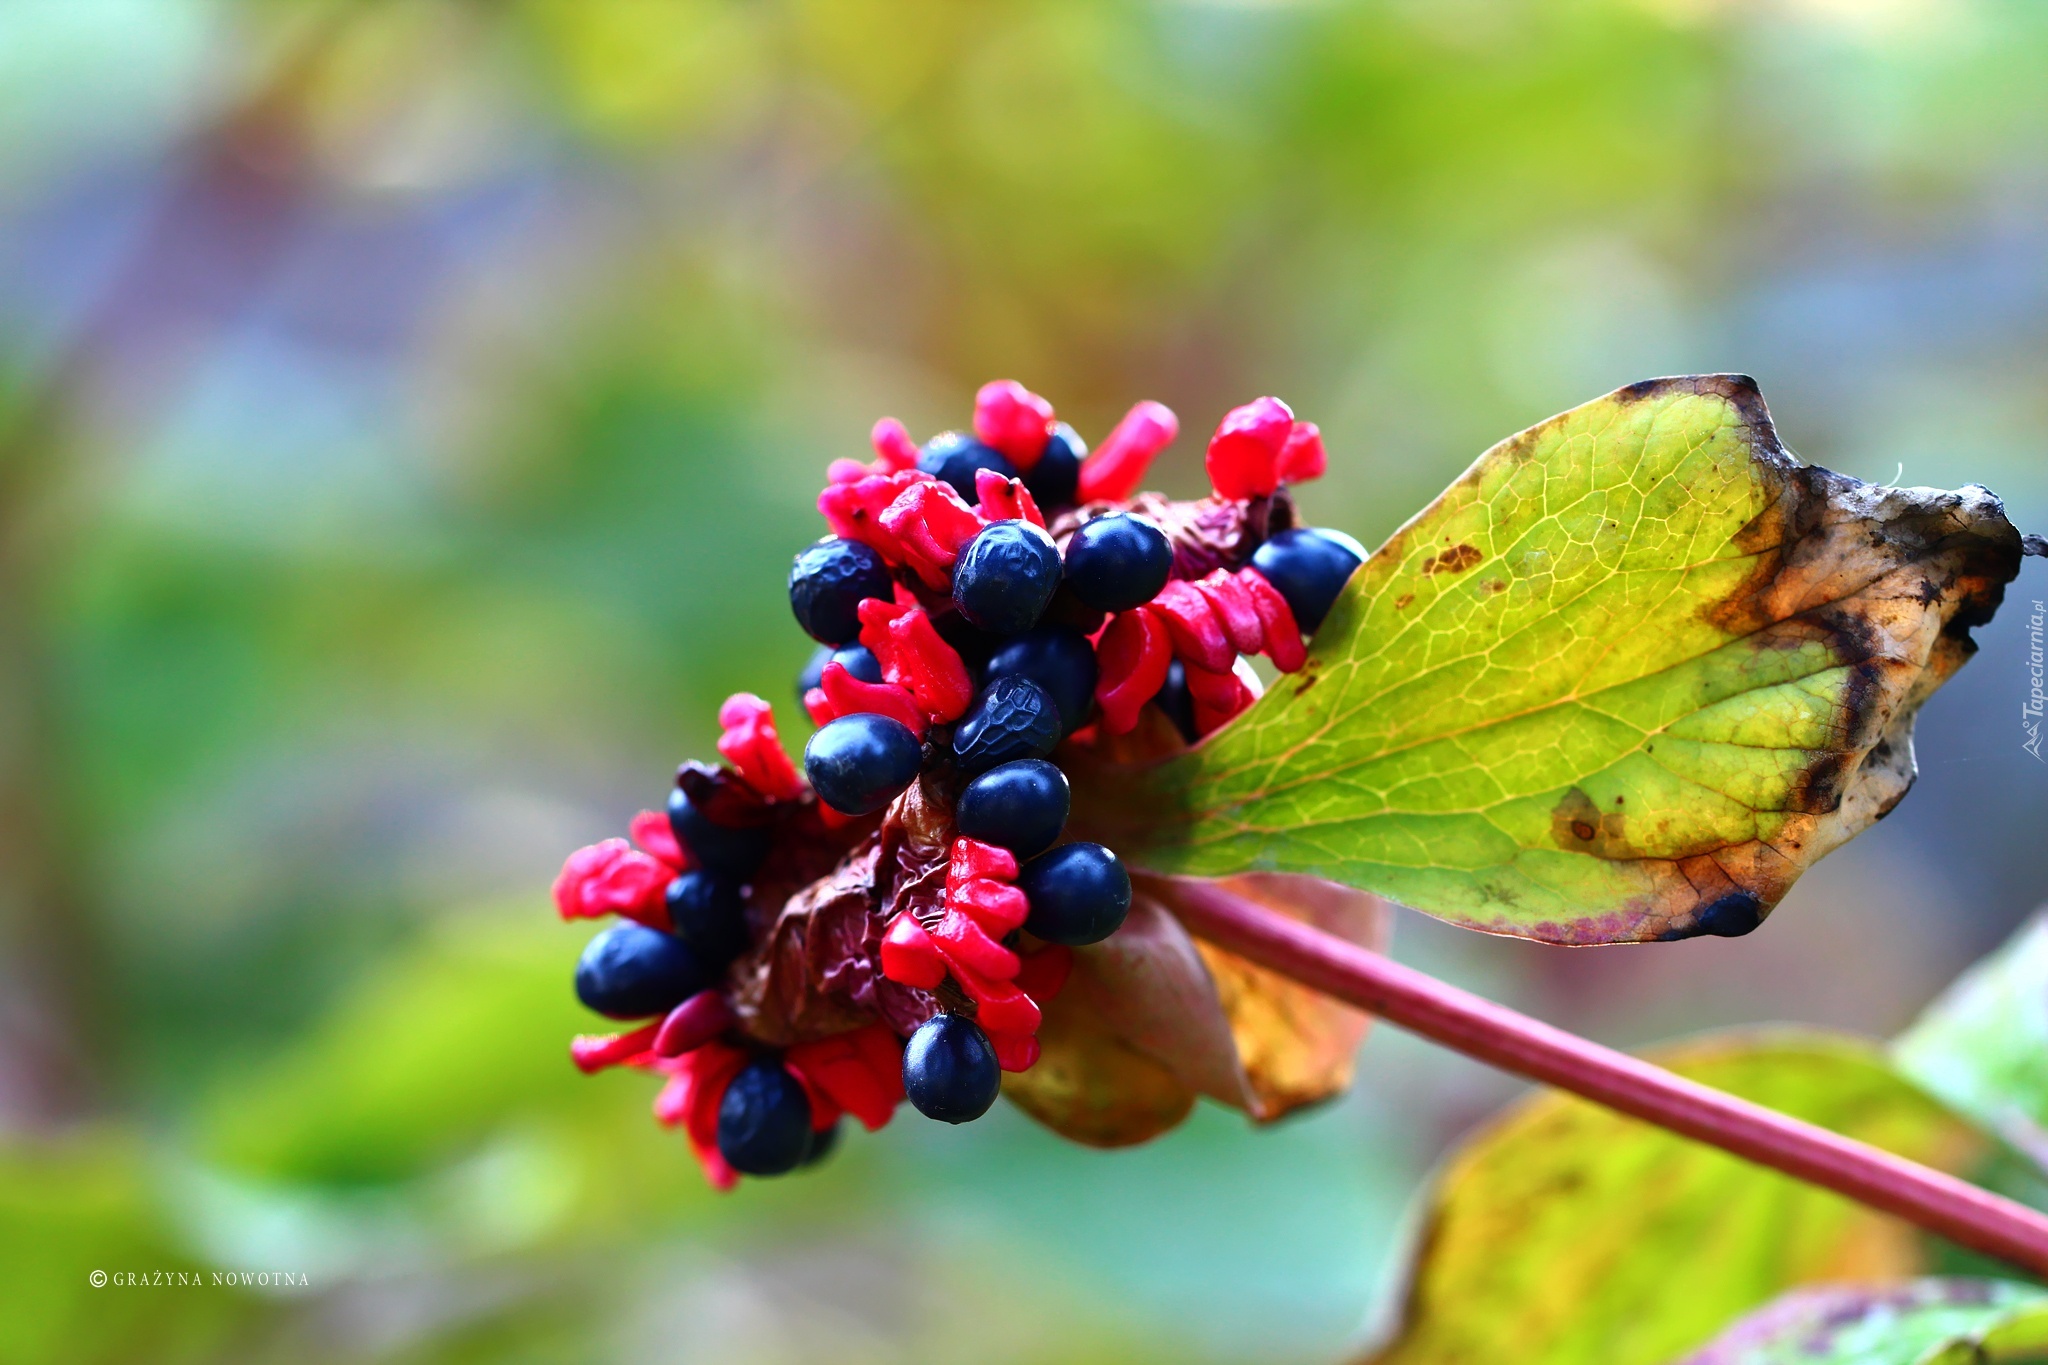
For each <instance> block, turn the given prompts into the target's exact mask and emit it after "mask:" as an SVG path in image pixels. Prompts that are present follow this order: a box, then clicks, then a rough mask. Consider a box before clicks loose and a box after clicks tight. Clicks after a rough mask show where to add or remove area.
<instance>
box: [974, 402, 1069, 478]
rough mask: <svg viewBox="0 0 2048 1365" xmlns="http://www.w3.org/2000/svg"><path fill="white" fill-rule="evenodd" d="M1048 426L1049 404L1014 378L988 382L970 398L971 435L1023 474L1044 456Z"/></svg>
mask: <svg viewBox="0 0 2048 1365" xmlns="http://www.w3.org/2000/svg"><path fill="white" fill-rule="evenodd" d="M1052 424H1053V411H1052V404H1050V403H1048V402H1046V401H1045V400H1044V399H1043V398H1040V397H1039V396H1038V395H1037V394H1035V393H1033V392H1032V391H1031V390H1029V389H1027V388H1025V387H1024V386H1023V385H1022V384H1019V383H1018V382H1017V381H1016V380H1014V379H996V380H991V381H990V382H989V383H986V384H983V385H982V386H981V390H980V392H978V393H976V394H975V395H974V434H975V435H976V436H978V437H980V438H981V440H982V442H983V444H985V445H990V446H993V447H995V448H996V449H997V450H998V451H1001V452H1002V453H1003V455H1005V456H1006V457H1008V459H1009V461H1010V463H1011V464H1013V465H1015V466H1017V468H1018V469H1019V470H1022V471H1024V472H1026V473H1028V472H1030V470H1031V467H1032V466H1033V465H1035V464H1037V463H1038V457H1039V456H1041V455H1043V454H1044V453H1045V443H1046V441H1047V439H1048V438H1050V437H1051V435H1052Z"/></svg>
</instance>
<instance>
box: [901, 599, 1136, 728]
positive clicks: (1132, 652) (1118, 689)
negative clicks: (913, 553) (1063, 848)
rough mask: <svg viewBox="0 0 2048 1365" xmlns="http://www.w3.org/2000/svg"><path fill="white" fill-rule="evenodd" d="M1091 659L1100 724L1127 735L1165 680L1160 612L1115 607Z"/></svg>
mask: <svg viewBox="0 0 2048 1365" xmlns="http://www.w3.org/2000/svg"><path fill="white" fill-rule="evenodd" d="M862 605H863V606H865V605H866V604H865V603H863V604H862ZM1095 660H1096V667H1097V669H1098V676H1097V680H1096V684H1095V700H1096V701H1097V702H1098V703H1100V704H1101V706H1102V728H1103V729H1104V730H1107V731H1108V732H1109V733H1110V734H1112V735H1125V734H1129V733H1130V732H1131V731H1132V730H1133V729H1135V728H1137V724H1138V713H1139V711H1140V710H1142V709H1143V707H1144V705H1145V703H1146V702H1148V701H1150V700H1152V698H1153V697H1155V696H1157V695H1158V694H1159V689H1160V688H1162V687H1164V686H1165V685H1166V670H1167V667H1168V665H1170V664H1171V663H1172V662H1173V640H1172V638H1171V636H1169V635H1168V633H1167V628H1166V622H1165V619H1164V617H1163V614H1162V613H1159V612H1156V611H1153V610H1152V609H1151V607H1149V606H1144V607H1137V608H1134V609H1133V610H1131V611H1123V612H1118V613H1117V614H1116V616H1115V617H1113V618H1112V619H1111V620H1110V623H1109V627H1108V628H1107V629H1106V630H1104V631H1103V633H1102V639H1101V642H1100V643H1099V644H1098V645H1097V646H1096V653H1095Z"/></svg>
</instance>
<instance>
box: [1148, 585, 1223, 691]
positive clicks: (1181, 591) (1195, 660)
mask: <svg viewBox="0 0 2048 1365" xmlns="http://www.w3.org/2000/svg"><path fill="white" fill-rule="evenodd" d="M1151 606H1152V609H1153V610H1154V611H1156V612H1158V613H1159V617H1160V619H1161V620H1163V621H1165V622H1166V633H1167V634H1168V635H1169V636H1171V637H1172V639H1173V652H1174V653H1175V654H1176V655H1178V656H1180V657H1181V658H1182V659H1185V660H1186V661H1187V662H1189V663H1191V664H1193V665H1195V666H1196V667H1197V668H1206V669H1210V670H1212V671H1218V672H1220V671H1221V670H1223V669H1226V668H1229V667H1230V666H1231V665H1232V664H1233V663H1235V662H1237V650H1236V649H1235V648H1234V647H1233V646H1232V645H1231V643H1230V637H1229V636H1227V635H1225V634H1224V632H1223V622H1222V621H1220V620H1218V619H1217V616H1216V609H1215V608H1214V607H1212V606H1210V605H1209V598H1208V596H1207V595H1206V594H1205V593H1203V591H1202V590H1201V589H1200V588H1197V587H1196V586H1195V585H1194V584H1193V583H1190V582H1188V581H1187V580H1186V579H1184V578H1175V579H1169V580H1168V581H1167V584H1166V586H1165V587H1163V588H1161V589H1160V590H1159V596H1157V597H1155V598H1153V599H1152V602H1151Z"/></svg>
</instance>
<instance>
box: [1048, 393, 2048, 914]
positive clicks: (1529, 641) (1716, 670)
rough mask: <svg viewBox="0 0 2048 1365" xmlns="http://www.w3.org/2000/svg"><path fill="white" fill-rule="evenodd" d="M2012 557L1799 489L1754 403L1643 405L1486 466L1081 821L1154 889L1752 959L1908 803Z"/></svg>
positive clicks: (1963, 508)
mask: <svg viewBox="0 0 2048 1365" xmlns="http://www.w3.org/2000/svg"><path fill="white" fill-rule="evenodd" d="M2020 553H2021V549H2020V537H2019V535H2018V533H2017V532H2015V531H2014V529H2013V527H2012V525H2011V524H2010V523H2009V522H2008V521H2007V520H2006V518H2005V514H2004V512H2003V509H2002V508H2001V506H2000V504H1999V502H1998V499H1997V498H1996V497H1994V496H1992V495H1991V494H1990V493H1988V492H1987V491H1985V490H1984V489H1981V488H1977V487H1969V488H1965V489H1962V490H1961V491H1959V492H1953V493H1950V492H1939V491H1936V490H1931V489H1896V488H1882V487H1875V486H1872V485H1869V484H1863V483H1859V482H1857V481H1855V480H1853V479H1849V478H1845V477H1843V476H1841V475H1837V474H1833V473H1830V472H1829V471H1827V470H1823V469H1819V468H1815V467H1812V466H1806V465H1801V464H1799V463H1798V462H1797V461H1795V460H1794V459H1792V458H1791V457H1790V456H1789V455H1787V454H1786V452H1785V450H1784V449H1783V447H1781V446H1780V445H1779V443H1778V438H1777V435H1776V433H1775V432H1774V431H1773V429H1772V426H1771V420H1770V416H1769V414H1768V413H1767V412H1766V411H1765V408H1764V404H1763V400H1762V399H1761V397H1759V395H1758V394H1757V391H1756V387H1755V385H1754V384H1753V383H1752V382H1751V381H1750V380H1748V379H1746V378H1743V377H1741V376H1732V375H1714V376H1704V377H1690V378H1682V379H1659V380H1651V381H1648V382H1645V383H1642V384H1637V385H1633V386H1631V387H1629V388H1626V389H1622V390H1620V391H1618V392H1616V393H1613V394H1610V395H1608V396H1607V397H1605V398H1602V399H1599V400H1598V401H1596V402H1592V403H1588V404H1587V405H1585V406H1584V407H1580V408H1575V409H1573V410H1572V411H1570V412H1567V413H1564V414H1563V415H1561V416H1558V417H1554V418H1552V419H1551V420H1549V421H1547V422H1544V423H1543V424H1542V425H1540V426H1537V427H1534V428H1532V429H1530V430H1529V431H1526V432H1524V433H1522V434H1521V435H1519V436H1516V437H1513V438H1512V439H1510V440H1507V441H1504V442H1502V443H1501V444H1500V445H1498V446H1495V447H1494V448H1493V449H1492V450H1489V451H1487V452H1486V454H1484V455H1482V456H1481V457H1480V458H1479V460H1478V462H1477V463H1475V464H1474V465H1473V466H1472V468H1471V469H1469V470H1468V471H1466V473H1465V474H1464V475H1463V476H1462V477H1461V478H1459V479H1458V481H1457V482H1456V483H1454V484H1452V485H1451V487H1450V488H1449V489H1447V490H1446V491H1445V492H1444V493H1443V494H1442V495H1441V496H1440V497H1438V498H1437V500H1436V501H1435V502H1433V503H1431V504H1430V505H1429V506H1428V507H1427V508H1425V509H1424V510H1423V511H1422V512H1421V513H1420V514H1418V515H1417V516H1416V517H1415V518H1414V519H1413V520H1411V521H1410V522H1409V523H1408V524H1407V525H1406V526H1404V527H1403V528H1402V529H1401V530H1400V531H1398V532H1396V533H1395V534H1394V535H1393V537H1392V538H1391V539H1389V540H1388V541H1387V543H1386V544H1385V545H1383V546H1381V547H1380V548H1379V550H1377V551H1376V552H1375V553H1374V554H1373V555H1372V556H1371V557H1370V558H1369V559H1368V560H1367V562H1366V563H1365V565H1364V566H1363V567H1362V568H1361V569H1360V570H1359V571H1358V572H1357V573H1356V574H1354V575H1353V577H1352V580H1351V583H1350V584H1349V586H1348V587H1347V588H1346V590H1345V592H1344V594H1343V595H1342V597H1341V598H1340V599H1339V601H1338V603H1337V605H1336V607H1335V608H1334V609H1333V610H1332V612H1331V614H1330V617H1329V619H1328V620H1327V621H1326V623H1325V624H1324V625H1323V627H1322V629H1321V631H1320V632H1319V633H1318V635H1317V637H1316V639H1315V642H1314V646H1313V649H1312V651H1311V654H1310V659H1309V662H1308V665H1307V667H1306V668H1305V669H1304V670H1303V671H1302V672H1300V673H1298V674H1295V675H1293V676H1291V677H1288V678H1284V679H1282V680H1281V681H1280V682H1279V683H1278V684H1277V685H1275V686H1274V687H1273V688H1272V689H1271V691H1270V692H1268V694H1267V695H1266V696H1265V697H1264V698H1263V699H1262V700H1261V701H1259V702H1258V703H1257V704H1256V705H1254V706H1253V707H1252V709H1251V710H1250V711H1248V712H1247V713H1246V714H1245V715H1243V716H1242V717H1240V718H1239V719H1238V720H1237V721H1236V722H1235V723H1233V724H1232V725H1230V726H1228V727H1227V728H1225V729H1224V730H1223V731H1221V732H1220V733H1219V734H1217V735H1216V736H1214V737H1212V738H1211V739H1209V740H1208V741H1207V742H1206V743H1203V744H1201V745H1198V746H1196V747H1195V748H1194V749H1192V750H1190V751H1188V752H1187V753H1185V754H1182V755H1180V756H1178V757H1175V758H1172V759H1168V760H1166V761H1165V762H1163V763H1158V764H1154V765H1150V766H1146V767H1139V768H1135V769H1131V770H1127V771H1125V772H1124V773H1123V774H1122V775H1121V777H1119V775H1118V774H1116V773H1115V772H1110V773H1106V774H1104V775H1103V777H1102V780H1101V781H1096V780H1094V775H1092V774H1091V780H1090V782H1089V783H1088V784H1085V785H1086V786H1087V788H1088V790H1086V791H1084V790H1082V787H1083V785H1084V784H1081V783H1077V784H1076V786H1077V791H1076V799H1077V803H1078V802H1081V801H1083V800H1084V799H1085V800H1086V802H1087V809H1086V810H1085V811H1077V813H1078V814H1079V816H1080V818H1082V819H1084V820H1086V821H1087V822H1088V823H1089V824H1090V825H1091V826H1093V827H1095V828H1097V829H1100V830H1102V831H1104V832H1105V833H1106V834H1107V835H1108V836H1109V839H1110V841H1111V842H1113V843H1114V844H1115V846H1116V847H1117V848H1119V849H1120V850H1122V851H1124V852H1125V853H1126V854H1127V855H1129V856H1131V857H1132V858H1133V860H1134V861H1136V862H1138V863H1140V864H1142V865H1144V866H1147V867H1150V868H1152V869H1154V870H1157V871H1161V872H1169V873H1185V874H1196V875H1204V876H1218V875H1224V874H1229V873H1236V872H1246V871H1285V872H1302V873H1307V874H1310V875H1313V876H1317V877H1323V878H1328V879H1331V880H1335V881H1341V882H1345V883H1348V884H1350V885H1352V886H1356V887H1360V888H1362V889H1365V890H1369V891H1373V892H1376V893H1378V894H1381V895H1385V896H1388V897H1391V898H1393V899H1395V900H1398V901H1401V902H1403V903H1405V904H1408V905H1412V906H1415V907H1416V908H1418V909H1421V910H1425V911H1428V912H1429V913H1431V914H1435V915H1438V916H1440V917H1442V918H1445V919H1448V920H1452V921H1454V922H1457V923H1460V924H1464V925H1467V926H1469V927H1471V928H1476V929H1484V930H1488V931H1491V932H1495V933H1507V934H1520V935H1525V936H1527V937H1531V938H1538V939H1545V940H1549V941H1553V942H1565V943H1613V942H1629V941H1641V940H1648V939H1661V938H1679V937H1685V936H1687V935H1691V934H1699V933H1718V934H1728V933H1742V932H1746V931H1748V930H1749V929H1751V928H1754V927H1755V925H1756V924H1757V923H1758V922H1759V921H1760V919H1761V918H1762V916H1763V915H1765V914H1766V913H1768V912H1769V910H1770V908H1771V907H1772V906H1773V905H1775V904H1776V903H1777V901H1778V899H1779V898H1780V897H1781V896H1782V895H1784V893H1785V891H1786V889H1787V888H1789V887H1790V886H1791V884H1792V882H1793V880H1794V879H1795V878H1797V877H1798V875H1799V874H1800V872H1801V871H1802V870H1804V869H1805V868H1806V867H1807V866H1808V865H1809V864H1811V863H1812V862H1813V861H1814V860H1815V859H1817V858H1819V857H1820V856H1821V855H1823V854H1824V853H1826V852H1828V851H1829V850H1830V849H1833V848H1835V847H1836V846H1837V845H1839V844H1841V843H1842V842H1844V841H1845V840H1847V839H1849V838H1850V837H1851V836H1853V835H1854V834H1856V833H1857V832H1858V831H1860V830H1862V829H1864V828H1865V827H1866V826H1868V825H1869V824H1870V823H1871V822H1872V821H1874V820H1876V819H1877V818H1878V817H1880V816H1882V815H1883V814H1884V813H1885V812H1887V811H1888V810H1890V809H1891V807H1892V806H1893V805H1894V804H1895V803H1897V801H1898V800H1899V799H1900V798H1901V797H1902V796H1904V794H1905V792H1906V788H1907V787H1908V786H1909V785H1910V784H1911V782H1912V777H1913V757H1912V742H1911V735H1912V718H1913V714H1914V712H1915V711H1916V710H1917V709H1918V707H1919V705H1920V703H1921V702H1922V701H1923V700H1925V698H1926V697H1927V695H1928V694H1929V693H1930V692H1932V691H1933V689H1934V688H1935V687H1936V686H1938V685H1939V684H1940V683H1941V682H1942V680H1944V679H1945V678H1947V677H1948V676H1949V675H1950V674H1951V673H1953V672H1954V671H1955V669H1956V668H1957V667H1958V666H1960V664H1961V663H1962V661H1963V659H1964V658H1965V657H1966V655H1967V654H1968V653H1969V652H1970V650H1971V648H1972V646H1971V644H1970V642H1969V638H1968V628H1969V627H1970V626H1971V625H1974V624H1978V623H1981V622H1982V621H1984V620H1986V619H1988V617H1989V616H1990V613H1991V612H1992V611H1993V610H1994V609H1995V608H1996V606H1997V604H1998V602H1999V600H2000V598H2001V596H2002V595H2003V591H2004V585H2005V584H2006V583H2007V582H2008V581H2010V580H2011V579H2012V578H2013V577H2014V575H2015V574H2016V573H2017V572H2018V566H2019V562H2020Z"/></svg>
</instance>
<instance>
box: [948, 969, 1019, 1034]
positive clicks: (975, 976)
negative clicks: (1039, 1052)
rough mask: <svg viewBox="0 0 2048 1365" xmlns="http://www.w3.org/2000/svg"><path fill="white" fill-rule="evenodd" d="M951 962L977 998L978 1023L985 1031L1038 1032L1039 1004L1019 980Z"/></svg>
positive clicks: (958, 978)
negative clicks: (990, 975) (989, 973)
mask: <svg viewBox="0 0 2048 1365" xmlns="http://www.w3.org/2000/svg"><path fill="white" fill-rule="evenodd" d="M947 965H948V966H949V967H951V969H952V972H953V979H954V980H955V981H957V982H958V983H960V989H961V990H963V991H965V992H966V993H967V996H968V998H969V999H971V1000H973V1001H974V1019H975V1022H976V1023H978V1024H980V1025H981V1027H982V1029H983V1030H984V1031H985V1032H988V1033H991V1034H994V1033H1036V1032H1038V1023H1039V1019H1040V1015H1039V1011H1038V1006H1037V1005H1036V1004H1035V1003H1033V1001H1032V999H1031V997H1030V996H1028V995H1026V994H1024V992H1022V991H1020V990H1018V989H1017V985H1016V983H1015V982H1013V981H999V980H996V979H995V978H993V977H986V976H983V975H981V974H980V973H979V972H977V971H975V970H974V969H973V968H971V967H965V966H962V965H961V964H960V963H959V962H957V961H953V960H951V959H948V962H947Z"/></svg>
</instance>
